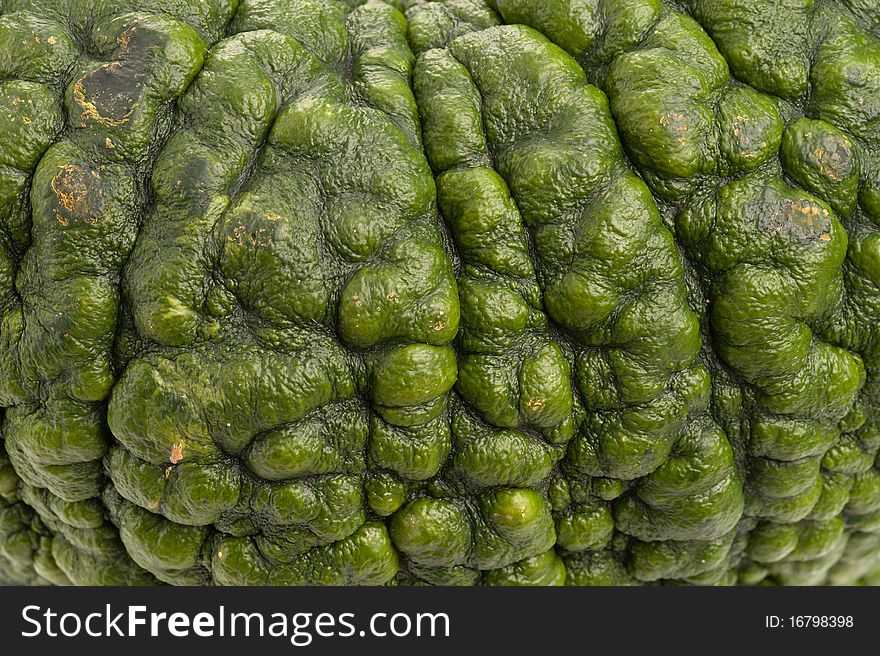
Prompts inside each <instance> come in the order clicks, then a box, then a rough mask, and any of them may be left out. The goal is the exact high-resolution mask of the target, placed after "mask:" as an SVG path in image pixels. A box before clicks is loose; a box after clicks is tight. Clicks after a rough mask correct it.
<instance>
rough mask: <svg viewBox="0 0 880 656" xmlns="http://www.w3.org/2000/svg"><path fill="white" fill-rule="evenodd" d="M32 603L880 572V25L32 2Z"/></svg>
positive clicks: (23, 367)
mask: <svg viewBox="0 0 880 656" xmlns="http://www.w3.org/2000/svg"><path fill="white" fill-rule="evenodd" d="M0 137H2V140H0V141H2V147H0V406H2V408H3V423H2V439H0V579H3V580H6V581H10V582H20V583H32V584H47V583H52V584H70V583H73V584H110V585H128V584H157V583H169V584H176V585H204V584H221V585H251V584H253V585H316V584H322V585H382V584H404V585H408V584H425V583H427V584H440V585H477V584H484V585H597V584H606V585H629V584H655V583H671V584H681V583H687V584H699V585H707V584H744V585H754V584H759V583H775V584H783V585H793V584H820V583H832V584H850V583H876V582H880V461H878V450H880V332H878V331H880V234H878V225H880V10H878V9H876V8H874V3H871V2H866V1H863V0H835V1H831V0H773V1H772V2H771V1H769V0H767V1H764V0H760V1H750V2H744V1H743V0H690V1H688V2H674V3H673V2H664V1H661V0H433V1H432V0H395V1H388V2H382V1H380V0H368V1H363V0H351V1H344V0H237V1H236V0H211V1H209V2H201V1H199V2H196V1H194V0H111V1H108V2H104V1H102V2H92V1H90V0H76V1H74V2H67V1H62V0H7V1H5V2H3V4H2V12H0Z"/></svg>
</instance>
